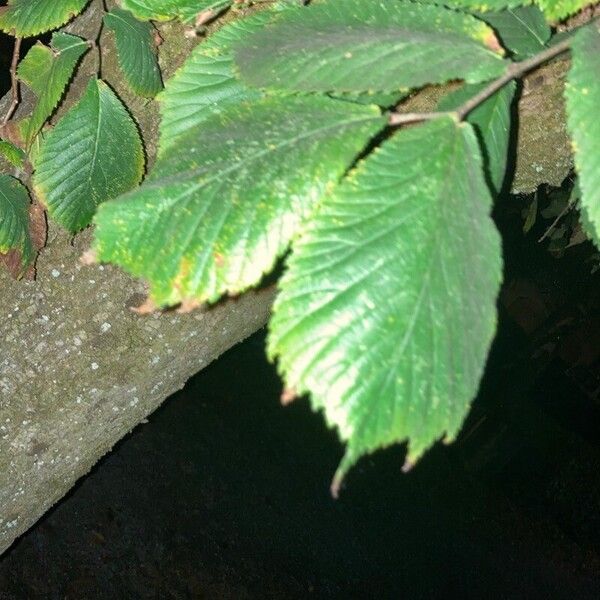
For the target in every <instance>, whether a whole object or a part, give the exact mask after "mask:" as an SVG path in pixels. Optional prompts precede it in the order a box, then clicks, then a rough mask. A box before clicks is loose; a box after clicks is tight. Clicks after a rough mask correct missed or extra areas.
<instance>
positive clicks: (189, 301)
mask: <svg viewBox="0 0 600 600" xmlns="http://www.w3.org/2000/svg"><path fill="white" fill-rule="evenodd" d="M203 305H204V303H203V302H200V300H197V299H196V298H184V299H183V300H182V301H181V304H180V305H179V306H178V307H177V312H178V313H179V314H181V315H185V314H187V313H191V312H192V311H194V310H196V309H197V308H202V306H203Z"/></svg>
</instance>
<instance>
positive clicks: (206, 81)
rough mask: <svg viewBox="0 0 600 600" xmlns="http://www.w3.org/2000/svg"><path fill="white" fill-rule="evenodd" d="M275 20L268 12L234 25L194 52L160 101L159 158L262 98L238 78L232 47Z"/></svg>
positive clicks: (227, 26) (171, 81) (209, 39)
mask: <svg viewBox="0 0 600 600" xmlns="http://www.w3.org/2000/svg"><path fill="white" fill-rule="evenodd" d="M273 16H274V12H273V11H270V10H265V11H261V12H259V13H257V14H256V15H252V16H251V17H249V18H247V19H239V20H236V21H233V23H230V24H228V25H225V26H224V27H222V28H221V29H219V30H218V31H217V32H216V33H214V34H213V35H211V36H210V37H209V38H208V40H206V41H205V42H203V43H201V44H199V45H198V46H196V48H194V50H193V51H192V53H191V54H190V56H189V57H188V58H187V59H186V61H185V63H184V64H183V66H182V67H180V68H179V69H178V70H177V72H176V73H175V75H173V77H171V78H170V79H169V80H168V81H167V82H166V85H165V90H164V91H163V92H162V93H161V94H159V95H158V97H157V100H158V101H159V102H160V109H161V115H162V119H161V123H160V144H159V154H160V153H162V152H163V151H164V150H165V148H167V147H168V146H169V145H171V144H172V143H173V141H174V140H176V139H177V138H178V137H179V136H180V135H181V134H183V133H186V132H187V131H189V130H190V129H191V128H193V127H195V126H196V125H198V124H200V123H201V122H202V121H204V120H205V119H207V118H208V117H210V116H211V115H213V114H216V113H218V112H221V111H222V110H224V109H226V108H228V107H229V106H231V105H232V104H237V103H239V102H242V101H247V100H256V99H258V98H259V97H260V96H262V94H261V92H259V91H258V90H253V89H249V88H247V87H246V86H245V85H243V84H242V83H241V82H240V81H238V80H237V78H236V77H235V74H234V73H233V51H232V45H233V44H234V43H235V42H237V41H239V40H242V39H244V38H245V37H247V36H248V35H249V34H250V33H253V32H254V31H258V30H260V29H261V28H262V27H264V26H265V24H266V23H268V22H269V21H270V20H271V19H272V18H273Z"/></svg>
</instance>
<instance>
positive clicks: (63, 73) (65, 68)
mask: <svg viewBox="0 0 600 600" xmlns="http://www.w3.org/2000/svg"><path fill="white" fill-rule="evenodd" d="M88 48H89V46H88V44H87V42H85V41H84V40H82V39H81V38H79V37H77V36H75V35H69V34H67V33H61V32H57V33H55V34H53V36H52V49H50V48H48V47H47V46H44V45H43V44H41V43H39V42H38V43H37V44H36V45H35V46H33V47H32V48H31V49H30V50H29V52H28V53H27V55H26V56H25V58H24V59H23V60H22V61H21V62H20V63H19V67H18V69H17V75H18V77H19V79H20V80H21V81H23V82H24V83H26V84H27V85H28V86H29V87H30V88H31V89H32V90H33V92H34V93H35V95H36V96H37V103H36V105H35V107H34V109H33V113H32V114H31V116H30V117H29V118H28V119H27V121H26V122H25V123H24V124H23V127H22V128H21V134H22V136H23V140H24V142H25V146H26V147H29V145H30V144H31V142H32V141H33V138H34V137H35V136H36V135H37V134H38V132H39V131H40V129H41V128H42V126H43V124H44V123H45V122H46V120H47V119H48V118H49V117H50V115H51V114H52V113H53V111H54V109H55V108H56V106H57V105H58V103H59V101H60V99H61V97H62V95H63V93H64V91H65V89H66V87H67V84H68V83H69V80H70V79H71V77H72V75H73V71H74V70H75V66H76V65H77V62H78V61H79V59H80V58H81V56H82V55H83V54H84V53H85V51H86V50H88Z"/></svg>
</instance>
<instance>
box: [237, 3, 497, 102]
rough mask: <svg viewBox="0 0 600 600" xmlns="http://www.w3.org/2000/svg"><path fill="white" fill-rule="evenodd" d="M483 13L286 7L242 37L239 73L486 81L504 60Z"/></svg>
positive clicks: (284, 84)
mask: <svg viewBox="0 0 600 600" xmlns="http://www.w3.org/2000/svg"><path fill="white" fill-rule="evenodd" d="M494 43H497V41H496V38H495V36H494V33H493V31H492V30H491V29H490V28H489V27H488V26H487V25H485V23H483V22H482V21H480V20H478V19H476V18H474V17H472V16H470V15H466V14H460V13H457V12H455V11H451V10H447V9H445V8H443V7H440V6H435V5H421V4H417V3H409V2H406V3H403V2H387V3H384V2H364V1H363V0H337V1H336V2H318V3H315V4H314V5H312V4H311V5H310V6H308V7H306V8H303V9H301V10H295V11H285V12H284V13H282V14H281V16H280V17H279V18H278V19H277V20H276V21H275V22H274V23H273V24H271V25H269V26H268V27H266V28H264V29H263V30H261V31H259V32H257V33H255V34H254V35H252V36H250V37H249V38H248V39H246V40H245V41H243V42H242V43H240V44H239V45H238V47H237V50H236V55H235V60H236V64H237V65H238V67H239V69H240V73H241V78H242V80H243V81H245V82H247V83H248V84H249V85H252V86H255V87H259V88H275V89H282V90H297V91H305V92H330V91H335V92H369V91H371V92H372V91H394V90H400V89H402V88H411V87H418V86H421V85H423V84H426V83H442V82H445V81H448V80H450V79H465V80H466V81H469V82H472V83H473V82H479V81H485V80H487V79H492V78H494V77H496V76H498V75H500V74H501V73H502V72H503V70H504V68H505V63H504V61H503V60H502V58H501V57H500V56H499V55H498V54H496V53H494V52H492V51H490V50H489V49H488V48H486V44H489V45H490V46H493V45H494Z"/></svg>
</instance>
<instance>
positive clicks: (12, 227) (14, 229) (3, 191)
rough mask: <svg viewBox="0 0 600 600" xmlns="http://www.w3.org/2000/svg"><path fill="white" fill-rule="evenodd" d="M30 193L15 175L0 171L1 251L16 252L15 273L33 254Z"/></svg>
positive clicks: (18, 273) (20, 272) (23, 268)
mask: <svg viewBox="0 0 600 600" xmlns="http://www.w3.org/2000/svg"><path fill="white" fill-rule="evenodd" d="M29 204H30V202H29V193H28V192H27V188H26V187H25V186H24V185H23V184H22V183H21V182H20V181H19V180H18V179H15V178H14V177H11V176H10V175H4V174H0V255H8V254H11V253H13V254H16V255H17V256H16V257H17V259H18V260H16V261H12V260H11V261H10V263H11V265H14V264H16V265H17V266H16V269H15V272H14V275H15V276H17V277H21V276H23V275H24V274H25V272H26V271H27V268H28V267H29V265H30V264H31V262H32V261H33V259H34V257H35V250H34V248H33V244H32V241H31V237H30V235H29Z"/></svg>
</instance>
